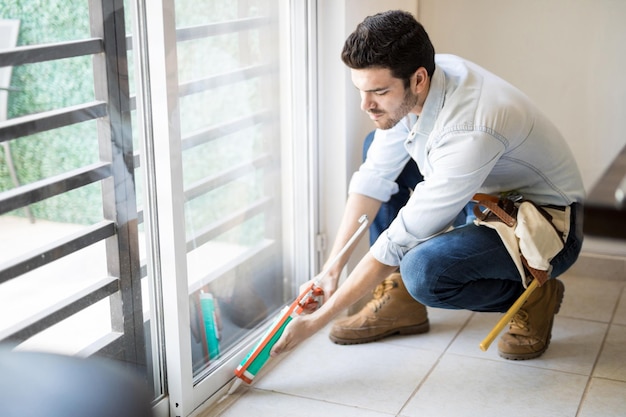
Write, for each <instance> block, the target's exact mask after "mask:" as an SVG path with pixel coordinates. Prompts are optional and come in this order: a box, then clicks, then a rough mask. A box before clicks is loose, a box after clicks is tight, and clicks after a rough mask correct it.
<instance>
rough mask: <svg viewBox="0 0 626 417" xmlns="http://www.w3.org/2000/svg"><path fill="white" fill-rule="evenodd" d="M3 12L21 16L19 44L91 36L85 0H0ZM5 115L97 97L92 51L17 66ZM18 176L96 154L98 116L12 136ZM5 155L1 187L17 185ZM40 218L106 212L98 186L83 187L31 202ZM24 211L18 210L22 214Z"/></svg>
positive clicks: (64, 167) (27, 178) (0, 159)
mask: <svg viewBox="0 0 626 417" xmlns="http://www.w3.org/2000/svg"><path fill="white" fill-rule="evenodd" d="M0 13H1V15H0V18H3V19H19V20H20V32H19V38H18V45H35V44H46V43H53V42H62V41H68V40H76V39H84V38H88V37H89V36H90V34H89V33H90V28H89V9H88V2H87V1H85V0H2V9H1V11H0ZM11 86H12V87H14V88H16V89H18V91H15V92H11V93H10V94H9V102H8V114H7V118H13V117H18V116H24V115H28V114H34V113H38V112H42V111H48V110H52V109H56V108H62V107H67V106H72V105H76V104H80V103H84V102H89V101H92V100H94V91H93V69H92V60H91V57H81V58H71V59H64V60H59V61H50V62H44V63H38V64H27V65H21V66H18V67H15V68H13V77H12V79H11ZM10 147H11V153H12V156H13V160H14V162H15V167H16V170H17V176H18V178H19V181H20V183H21V184H28V183H31V182H34V181H37V180H40V179H43V178H48V177H51V176H54V175H57V174H60V173H63V172H66V171H68V170H72V169H75V168H78V167H81V166H84V165H87V164H90V163H93V162H95V161H97V160H98V138H97V130H96V124H95V123H94V122H87V123H81V124H78V125H74V126H69V127H66V128H62V129H55V130H52V131H48V132H44V133H40V134H37V135H32V136H28V137H24V138H20V139H17V140H13V141H11V142H10ZM4 158H5V155H4V154H1V155H0V191H4V190H8V189H11V188H13V187H14V185H13V183H12V181H11V178H10V176H9V173H8V170H7V165H6V163H4ZM30 209H31V211H32V212H33V214H34V215H35V217H36V218H40V219H49V220H54V221H62V222H72V223H91V222H94V221H97V220H99V219H101V218H102V209H101V195H100V189H99V187H95V186H89V187H82V188H80V189H78V190H75V191H73V192H71V193H66V194H63V195H61V196H58V197H55V198H52V199H48V200H45V201H42V202H40V203H37V204H34V205H33V206H31V207H30ZM23 213H24V211H22V210H19V211H17V213H15V214H17V215H23Z"/></svg>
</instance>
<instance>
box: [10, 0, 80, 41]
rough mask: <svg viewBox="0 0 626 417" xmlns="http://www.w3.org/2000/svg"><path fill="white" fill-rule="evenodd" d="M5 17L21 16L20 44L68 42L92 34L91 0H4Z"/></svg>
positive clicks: (16, 17) (15, 17)
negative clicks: (90, 26) (90, 20)
mask: <svg viewBox="0 0 626 417" xmlns="http://www.w3.org/2000/svg"><path fill="white" fill-rule="evenodd" d="M2 18H3V19H19V20H20V21H21V23H20V42H19V45H38V44H44V43H55V42H66V41H72V40H78V39H86V38H89V37H90V29H89V2H88V1H87V0H63V1H24V0H2Z"/></svg>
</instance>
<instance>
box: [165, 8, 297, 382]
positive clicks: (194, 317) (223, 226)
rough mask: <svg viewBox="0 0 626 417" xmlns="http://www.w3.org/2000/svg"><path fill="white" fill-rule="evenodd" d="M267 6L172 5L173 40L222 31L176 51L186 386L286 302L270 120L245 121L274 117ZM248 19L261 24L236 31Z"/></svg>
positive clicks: (273, 53) (277, 166)
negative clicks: (194, 31) (188, 357)
mask: <svg viewBox="0 0 626 417" xmlns="http://www.w3.org/2000/svg"><path fill="white" fill-rule="evenodd" d="M272 3H274V2H271V1H269V0H268V1H241V0H240V1H234V2H233V1H230V0H222V1H213V2H203V1H191V0H186V1H178V2H177V3H176V17H177V22H178V23H177V30H179V32H180V31H182V30H185V31H186V30H190V26H202V25H207V24H215V25H223V26H220V27H221V29H220V32H221V33H220V34H215V35H209V36H206V35H205V36H204V37H202V38H194V39H193V40H183V41H179V42H178V66H179V80H180V82H181V84H185V83H188V84H187V85H185V88H183V89H182V90H181V91H184V93H183V96H181V97H180V117H181V133H182V137H183V139H182V140H183V155H182V158H183V177H184V178H183V182H184V189H185V196H186V202H185V225H186V236H187V270H188V285H189V297H190V302H189V304H190V322H191V339H192V340H191V344H192V361H193V371H194V376H196V377H200V376H201V375H202V376H204V375H205V374H206V372H205V371H208V372H210V371H211V370H212V369H215V368H217V367H218V366H219V364H220V361H221V359H222V358H224V357H227V356H228V354H229V352H230V351H231V350H232V349H234V348H235V346H236V345H237V344H238V343H239V342H241V341H242V340H243V339H244V338H245V337H246V336H248V335H249V334H250V332H251V330H253V329H255V328H256V327H257V326H259V325H260V324H261V323H262V322H264V321H265V320H266V319H268V318H269V317H270V316H272V315H273V314H274V313H275V312H276V311H277V310H278V309H279V308H280V307H281V306H282V305H284V303H285V301H286V297H285V295H286V294H285V290H284V288H283V287H284V279H283V277H284V273H283V258H282V248H281V246H282V243H281V236H282V227H283V226H282V219H281V199H282V196H281V186H280V177H281V161H280V158H279V155H280V152H279V149H280V139H279V135H278V134H277V132H278V120H277V119H273V118H271V117H253V116H255V115H256V116H258V115H259V114H274V115H277V114H278V112H277V111H276V109H278V108H279V105H278V104H279V103H278V97H279V91H278V84H277V82H276V80H277V73H276V68H278V59H277V44H275V43H273V42H268V41H267V40H269V39H276V37H275V31H276V30H277V28H276V27H275V26H274V25H276V22H277V17H276V16H275V13H276V10H274V9H273V8H272V7H271V6H270V5H271V4H272ZM250 17H267V18H270V19H266V20H263V21H264V23H262V24H261V25H260V26H246V25H247V24H248V23H242V21H245V20H246V19H248V18H250ZM238 22H239V23H238ZM270 22H273V23H270ZM253 25H258V23H254V24H253ZM251 67H255V68H254V70H250V71H249V69H250V68H251ZM216 75H217V76H219V77H220V78H219V80H218V81H214V80H212V79H211V78H210V77H214V76H216ZM199 80H204V81H203V82H198V83H193V82H194V81H199ZM190 84H193V85H190ZM225 126H228V128H226V127H225Z"/></svg>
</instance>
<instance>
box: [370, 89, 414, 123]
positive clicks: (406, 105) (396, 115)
mask: <svg viewBox="0 0 626 417" xmlns="http://www.w3.org/2000/svg"><path fill="white" fill-rule="evenodd" d="M417 102H418V97H417V95H415V94H413V93H412V92H411V89H410V88H407V89H406V90H404V97H403V98H402V103H400V106H398V108H396V109H395V110H393V111H391V112H386V111H384V110H370V111H369V113H372V114H385V113H387V117H386V118H384V117H383V118H381V119H379V120H376V121H374V123H375V124H376V127H378V128H379V129H383V130H387V129H391V128H392V127H394V126H395V125H397V124H398V122H400V120H402V119H403V118H404V117H405V116H406V115H407V114H409V112H410V111H411V109H413V107H415V106H416V105H417Z"/></svg>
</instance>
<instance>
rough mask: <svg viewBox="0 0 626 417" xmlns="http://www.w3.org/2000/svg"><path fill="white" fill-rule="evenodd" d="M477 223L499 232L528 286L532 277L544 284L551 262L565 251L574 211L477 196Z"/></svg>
mask: <svg viewBox="0 0 626 417" xmlns="http://www.w3.org/2000/svg"><path fill="white" fill-rule="evenodd" d="M475 199H476V201H477V204H476V206H474V214H475V215H476V219H475V220H474V223H475V224H477V225H479V226H486V227H489V228H491V229H494V230H495V231H496V232H498V235H499V236H500V238H501V239H502V242H503V243H504V246H505V247H506V249H507V251H508V252H509V254H510V255H511V259H513V262H515V265H516V266H517V269H518V271H519V273H520V277H521V278H522V284H523V285H524V287H527V286H528V284H529V283H530V281H531V280H532V278H535V279H537V280H538V281H539V285H540V286H541V285H543V284H544V283H545V282H546V281H547V280H548V279H549V278H550V273H551V271H552V266H551V265H550V261H551V260H552V259H553V258H554V257H555V256H556V255H557V254H558V253H559V252H560V251H561V250H562V249H563V246H564V242H565V240H566V239H567V234H568V233H569V214H570V208H569V207H565V208H564V209H562V208H558V209H553V208H544V207H539V206H537V205H535V204H534V203H533V202H531V201H528V200H521V201H518V202H514V201H512V200H510V199H508V198H500V199H498V198H495V197H492V196H486V195H477V196H475Z"/></svg>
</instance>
